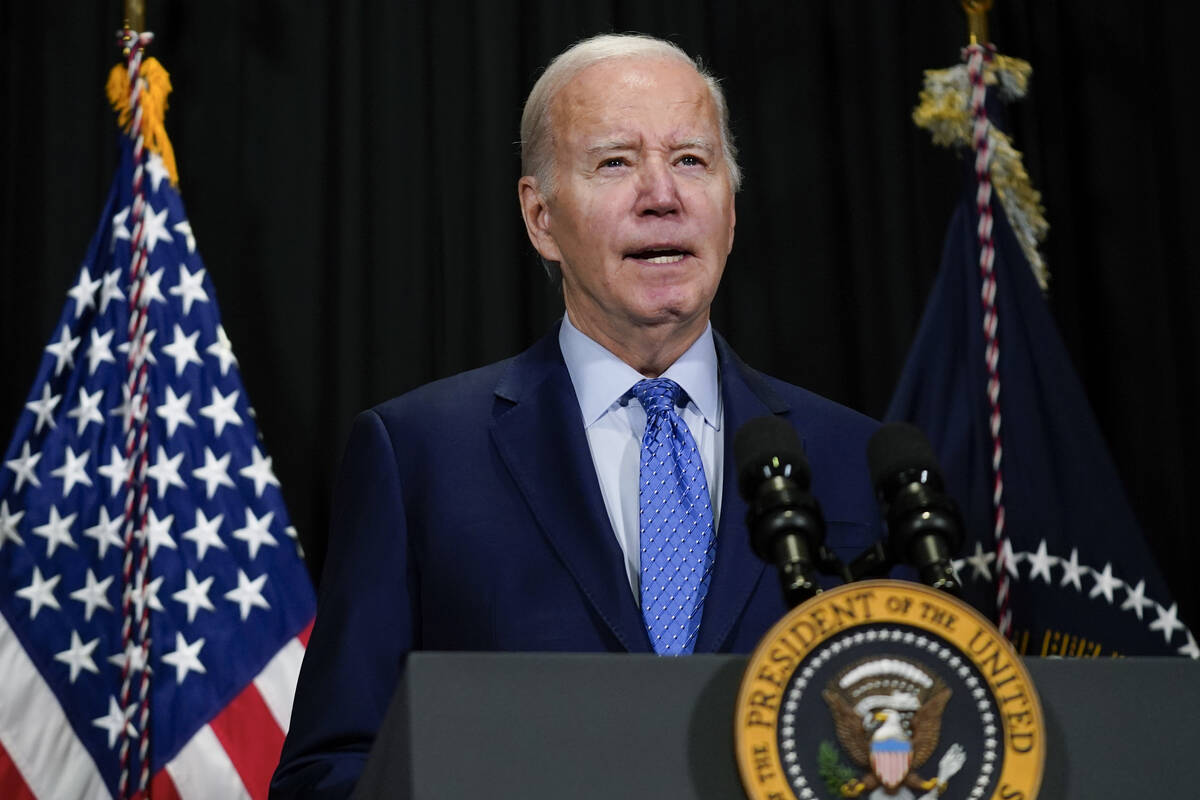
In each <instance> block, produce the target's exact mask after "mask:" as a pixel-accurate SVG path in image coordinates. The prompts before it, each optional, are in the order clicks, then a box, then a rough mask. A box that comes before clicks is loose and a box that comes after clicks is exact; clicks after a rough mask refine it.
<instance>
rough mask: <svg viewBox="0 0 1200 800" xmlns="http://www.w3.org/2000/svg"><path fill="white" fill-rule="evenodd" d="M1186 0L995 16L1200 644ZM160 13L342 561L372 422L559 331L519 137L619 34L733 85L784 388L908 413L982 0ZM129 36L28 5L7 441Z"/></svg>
mask: <svg viewBox="0 0 1200 800" xmlns="http://www.w3.org/2000/svg"><path fill="white" fill-rule="evenodd" d="M1192 6H1193V4H1192V3H1165V2H1130V1H1129V0H997V3H996V8H995V9H994V11H993V12H992V14H991V30H992V39H993V40H994V41H995V42H996V43H997V44H998V45H999V48H1000V50H1001V52H1003V53H1006V54H1008V55H1013V56H1019V57H1021V58H1025V59H1027V60H1029V61H1030V62H1031V63H1032V64H1033V67H1034V76H1033V82H1032V88H1031V93H1030V96H1029V97H1028V98H1027V99H1026V100H1025V101H1024V102H1023V103H1021V104H1018V105H1016V106H1014V107H1013V108H1012V109H1011V111H1010V117H1011V124H1010V126H1009V127H1010V130H1011V132H1012V133H1013V136H1014V139H1015V142H1016V144H1017V146H1018V147H1019V148H1020V149H1021V150H1022V151H1023V152H1024V154H1025V160H1026V165H1027V167H1028V169H1029V171H1030V173H1031V175H1032V176H1033V179H1034V182H1035V185H1036V186H1037V187H1038V188H1040V189H1041V190H1042V192H1043V194H1044V198H1045V204H1046V208H1047V213H1048V216H1049V219H1050V222H1051V226H1052V229H1051V233H1050V238H1049V240H1048V242H1047V243H1046V245H1045V252H1046V255H1047V258H1048V261H1049V264H1050V267H1051V270H1052V273H1053V284H1052V290H1051V294H1050V297H1049V302H1050V304H1051V307H1052V309H1053V312H1054V315H1055V317H1056V319H1057V321H1058V324H1059V329H1060V331H1061V333H1062V335H1063V337H1064V338H1065V340H1066V342H1067V345H1068V347H1069V349H1070V351H1071V353H1072V356H1073V358H1074V361H1075V365H1076V369H1077V370H1078V372H1079V373H1080V375H1081V376H1082V378H1083V381H1084V383H1085V385H1086V387H1087V390H1088V393H1089V396H1090V398H1091V402H1092V404H1093V407H1094V410H1095V411H1096V414H1097V415H1098V417H1099V419H1100V423H1101V426H1102V428H1103V430H1104V433H1105V435H1106V437H1107V439H1108V442H1109V446H1110V448H1111V449H1112V452H1113V455H1114V456H1115V458H1116V460H1117V464H1118V467H1119V470H1120V472H1121V475H1122V476H1123V478H1124V480H1125V485H1126V489H1127V491H1128V493H1129V495H1130V497H1131V499H1132V501H1133V503H1134V506H1135V509H1136V511H1137V513H1138V515H1139V517H1140V519H1141V521H1142V523H1143V525H1144V526H1145V528H1146V535H1147V537H1148V539H1149V541H1150V543H1151V546H1152V547H1153V549H1154V551H1155V553H1156V554H1157V556H1158V558H1159V561H1160V563H1161V564H1162V566H1163V567H1164V569H1165V571H1166V573H1167V577H1168V580H1169V581H1170V583H1171V586H1172V588H1173V591H1174V594H1175V598H1176V599H1177V600H1178V601H1179V602H1180V604H1181V607H1182V610H1183V616H1184V618H1185V619H1186V620H1188V621H1189V622H1190V624H1191V625H1192V626H1195V625H1196V624H1197V622H1200V589H1198V588H1197V586H1196V584H1195V582H1193V581H1192V580H1190V578H1191V573H1192V572H1193V571H1194V570H1195V569H1196V567H1197V565H1198V563H1200V559H1198V558H1197V556H1198V555H1200V547H1198V545H1197V544H1196V541H1195V537H1194V536H1192V535H1191V530H1192V529H1193V528H1194V524H1193V523H1191V522H1189V520H1190V517H1189V516H1188V513H1189V512H1188V511H1187V509H1188V508H1190V506H1188V505H1187V502H1188V501H1187V498H1188V497H1189V496H1190V492H1191V491H1195V488H1194V487H1196V486H1197V485H1198V484H1200V467H1198V466H1197V460H1196V457H1195V454H1196V453H1197V451H1198V445H1200V434H1198V433H1197V426H1196V425H1195V423H1194V420H1193V419H1192V412H1193V410H1194V409H1195V408H1196V407H1197V400H1198V398H1197V394H1198V391H1197V389H1198V387H1197V367H1198V366H1200V365H1198V363H1197V361H1198V359H1197V353H1198V352H1200V347H1198V345H1200V323H1197V319H1196V315H1195V313H1194V310H1193V309H1194V307H1195V305H1196V301H1197V299H1200V259H1198V258H1197V255H1196V248H1195V245H1194V242H1192V241H1191V240H1189V239H1188V238H1187V237H1188V234H1187V231H1188V230H1189V229H1191V224H1190V223H1191V220H1192V219H1194V218H1196V217H1197V216H1200V200H1197V195H1196V192H1195V190H1194V187H1195V186H1197V185H1200V174H1198V173H1200V168H1198V167H1197V160H1196V158H1195V156H1194V154H1192V153H1191V148H1190V147H1189V145H1188V144H1187V143H1188V141H1191V140H1193V139H1194V138H1195V131H1196V130H1197V129H1198V126H1197V124H1196V123H1197V113H1196V105H1197V104H1196V89H1195V88H1194V78H1193V76H1192V70H1191V66H1192V64H1191V59H1190V53H1189V50H1190V46H1189V45H1188V44H1187V41H1188V40H1187V38H1186V37H1187V34H1188V32H1189V31H1191V30H1192V27H1191V25H1190V24H1188V23H1190V22H1191V10H1192ZM148 18H149V25H148V27H149V28H150V29H151V30H153V31H154V32H155V33H156V35H157V38H156V40H155V42H154V45H153V46H152V48H151V50H150V54H151V55H154V56H156V57H157V58H159V59H160V60H161V61H162V62H163V64H164V65H165V66H166V68H167V69H168V70H169V71H170V72H171V75H172V80H173V82H174V86H175V92H174V94H173V95H172V96H171V108H170V111H169V112H168V115H167V126H168V131H169V132H170V134H171V136H172V139H173V142H174V144H175V148H176V153H177V156H178V158H179V164H180V172H181V181H182V182H181V189H182V193H183V197H184V202H185V203H186V204H187V208H188V211H189V214H190V217H191V222H192V226H193V229H194V231H195V233H196V236H197V241H198V243H199V248H200V251H201V253H202V255H203V257H204V259H205V261H206V264H207V267H208V269H209V272H210V274H211V276H212V278H213V280H214V281H215V282H216V285H217V288H218V294H219V300H220V304H221V309H222V312H223V314H224V320H225V327H226V330H227V331H228V332H229V335H230V337H231V339H232V341H233V344H234V348H235V352H236V353H237V355H238V358H239V359H240V362H241V368H242V372H243V375H244V378H245V382H246V385H247V389H248V391H249V393H250V397H251V399H252V401H253V402H254V405H255V407H256V409H257V412H258V422H259V425H260V427H261V429H262V432H263V435H264V437H265V440H266V444H267V447H268V449H269V452H270V453H271V454H272V455H273V456H274V459H275V467H276V472H277V474H278V476H279V477H280V479H281V480H282V482H283V489H284V494H285V496H286V499H287V502H288V505H289V508H290V510H291V514H292V517H293V519H294V522H295V524H296V525H297V527H298V528H299V530H300V534H301V537H302V539H303V541H304V543H305V545H306V548H307V550H308V552H309V556H310V565H311V566H312V567H313V568H314V569H315V570H319V567H320V564H321V562H322V558H323V555H324V552H325V544H324V538H325V525H326V519H327V514H328V496H329V487H330V484H331V479H332V475H333V472H334V470H335V469H336V467H337V464H338V461H339V459H340V455H341V448H342V445H343V442H344V439H345V436H346V434H347V432H348V430H349V425H350V422H351V419H352V417H353V415H354V414H355V413H356V412H357V411H359V410H361V409H363V408H366V407H369V406H371V405H373V404H375V403H378V402H380V401H382V400H384V399H386V398H388V397H391V396H393V395H396V394H398V393H401V392H404V391H406V390H408V389H411V388H413V387H415V386H417V385H419V384H421V383H424V382H427V381H429V380H431V379H434V378H438V377H441V376H445V375H449V374H452V373H454V372H458V371H460V370H463V369H467V368H470V367H474V366H478V365H480V364H484V363H486V362H489V361H493V360H496V359H499V358H502V357H505V356H508V355H511V354H513V353H516V352H518V351H519V350H521V349H523V348H524V347H525V346H526V345H527V344H529V343H530V342H532V341H533V340H534V339H535V338H536V337H538V336H539V335H541V334H542V333H543V332H544V331H545V330H546V328H547V326H548V325H550V323H551V321H552V320H553V319H554V318H555V317H556V316H557V315H558V314H559V313H560V312H561V300H560V299H559V298H558V297H557V294H556V292H555V291H553V290H551V289H550V288H549V287H548V286H547V284H546V281H545V279H544V277H543V275H542V273H541V271H540V267H539V266H538V264H537V261H536V259H535V257H534V253H533V250H532V248H531V247H530V246H529V244H528V243H527V241H526V238H525V234H524V230H523V229H522V227H521V224H520V218H519V215H518V211H517V204H516V188H515V187H516V180H517V177H518V174H519V164H518V157H517V152H518V151H517V147H516V145H515V144H514V142H515V140H516V139H517V137H518V131H517V129H518V118H519V114H520V107H521V102H522V100H523V99H524V96H525V94H526V92H528V90H529V88H530V86H531V85H532V83H533V81H534V79H535V78H536V76H537V74H538V72H539V69H540V68H541V67H542V65H544V64H545V63H546V62H547V61H548V60H549V59H550V58H551V57H552V56H553V55H554V54H556V53H557V52H559V51H560V50H562V49H563V48H564V47H565V46H566V45H568V44H569V43H571V42H572V41H574V40H576V39H578V38H581V37H584V36H587V35H590V34H593V33H596V32H600V31H630V30H637V31H645V32H648V33H653V34H656V35H659V36H665V37H667V38H670V39H672V40H674V41H676V42H678V43H679V44H681V45H682V46H683V47H684V48H685V49H686V50H687V51H688V52H690V53H693V54H698V55H700V56H701V57H702V58H703V60H704V61H705V63H706V64H708V65H710V66H711V68H712V69H713V71H714V72H715V73H716V74H717V75H719V76H722V77H723V78H724V82H725V86H726V89H727V92H728V96H729V99H730V103H731V107H732V113H733V128H734V131H735V134H736V136H737V140H738V145H739V147H740V150H741V161H742V164H743V167H744V171H745V176H746V181H745V188H744V190H743V191H742V193H741V194H740V195H739V197H738V201H737V203H738V230H737V242H736V244H735V246H734V251H733V255H732V256H731V257H730V259H729V264H728V267H727V270H726V275H725V280H724V283H723V286H722V289H721V292H720V295H719V296H718V300H717V303H716V306H715V308H714V321H715V324H716V326H717V327H718V328H719V329H720V330H721V331H722V332H723V333H724V334H725V335H726V336H727V338H728V339H729V340H730V341H731V342H732V343H733V345H734V346H735V347H736V348H737V349H738V350H739V352H740V353H741V354H742V355H743V356H744V357H745V358H746V359H747V360H748V361H749V362H750V363H751V364H753V365H755V366H757V367H759V368H761V369H764V370H766V371H768V372H771V373H773V374H776V375H778V376H780V377H782V378H785V379H787V380H790V381H792V382H795V383H799V384H802V385H804V386H807V387H809V388H811V389H814V390H815V391H818V392H820V393H822V394H825V395H827V396H829V397H832V398H834V399H836V400H839V401H841V402H843V403H846V404H848V405H850V406H853V407H854V408H857V409H860V410H862V411H864V412H867V413H869V414H872V415H875V416H878V415H880V414H881V413H882V412H883V410H884V408H885V407H886V405H887V401H888V398H889V396H890V393H891V390H892V387H893V385H894V383H895V381H896V378H897V375H898V374H899V371H900V368H901V365H902V364H903V361H904V358H905V355H906V353H907V350H908V347H909V344H910V341H911V337H912V334H913V332H914V330H915V328H916V324H917V321H918V319H919V315H920V313H921V311H922V309H923V307H924V303H925V297H926V294H927V292H928V290H929V287H930V285H931V283H932V281H933V277H934V274H935V272H936V269H937V265H938V260H939V257H940V249H941V242H942V235H943V232H944V229H945V225H946V223H947V222H948V219H949V214H950V211H951V207H952V204H953V202H954V200H955V199H956V196H957V190H958V187H959V176H960V163H959V160H958V157H957V156H955V155H953V154H951V153H950V152H947V151H945V150H942V149H940V148H937V147H934V146H933V145H932V144H931V143H930V141H929V137H928V135H927V134H926V133H925V132H923V131H919V130H917V129H916V128H915V126H914V125H913V124H912V122H911V120H910V113H911V110H912V107H913V105H914V104H915V102H916V98H917V93H918V90H919V88H920V85H921V79H922V71H923V70H925V69H929V68H941V67H946V66H950V65H952V64H954V63H957V61H958V57H959V54H958V51H959V48H960V46H961V45H963V44H965V38H966V36H965V22H964V18H963V15H962V12H961V11H960V9H959V7H958V3H957V2H953V1H952V0H906V1H901V0H855V2H848V0H821V1H820V2H817V1H813V2H801V1H799V0H797V1H795V2H779V3H758V2H743V3H734V2H731V1H730V0H725V1H724V2H722V1H721V0H709V1H708V2H704V1H703V0H693V1H691V2H683V1H682V0H638V1H637V2H629V1H628V0H624V1H620V0H609V1H608V2H590V1H588V0H577V2H573V3H570V4H566V3H560V2H553V1H551V0H542V1H541V2H535V1H534V0H524V1H521V0H442V1H441V2H438V3H430V2H423V3H419V4H418V3H401V2H395V3H392V2H381V1H377V2H370V1H369V0H345V1H344V2H337V3H333V2H330V3H318V2H314V1H313V0H309V1H308V2H287V3H285V2H282V0H241V1H240V2H234V0H221V1H220V2H217V1H216V0H208V1H207V2H203V3H200V2H190V3H185V2H173V3H168V2H162V1H161V0H158V1H156V0H151V1H150V2H149V3H148ZM120 20H121V4H120V3H119V2H114V0H107V1H106V2H94V1H93V0H77V1H76V2H69V1H68V2H54V3H50V2H47V3H38V2H15V0H4V2H3V4H2V5H0V59H3V64H4V68H3V82H2V88H0V104H2V105H0V108H3V110H4V119H3V121H0V193H2V198H3V199H2V200H0V364H2V365H3V369H2V370H0V428H2V436H3V438H4V441H5V442H7V440H8V437H9V435H10V433H11V430H12V424H13V422H14V421H15V420H16V418H17V415H18V414H19V413H20V412H21V409H22V404H23V403H24V401H25V395H26V393H27V391H28V390H29V387H30V385H31V383H32V381H33V378H34V374H35V372H36V369H37V364H38V362H39V360H40V358H41V356H42V348H43V347H44V345H45V344H46V342H47V340H48V337H49V336H50V334H51V332H52V329H53V327H54V325H55V322H56V320H57V318H58V315H59V313H60V311H61V309H62V306H63V302H64V299H65V292H66V290H67V289H68V288H69V287H70V286H71V285H72V284H73V282H74V279H75V275H76V272H77V270H78V268H79V264H80V260H81V259H82V257H83V255H84V252H85V250H86V246H87V242H88V239H89V237H90V236H91V234H92V232H93V230H94V228H95V226H96V223H97V219H98V215H99V213H100V209H101V204H102V202H103V200H104V196H105V193H106V191H107V188H108V185H109V182H110V180H111V178H112V174H113V170H114V168H115V139H116V132H115V125H114V121H113V116H112V114H111V112H110V111H109V110H108V108H107V105H106V102H105V100H104V97H103V86H104V81H105V77H106V75H107V72H108V69H109V68H110V67H111V66H112V65H113V64H114V63H115V62H116V61H117V59H118V55H119V54H118V52H117V50H116V47H115V45H114V37H113V31H114V30H115V29H116V28H117V27H118V26H119V24H120ZM1189 486H1190V487H1193V488H1192V489H1190V490H1189V488H1188V487H1189ZM464 500H467V501H469V487H464Z"/></svg>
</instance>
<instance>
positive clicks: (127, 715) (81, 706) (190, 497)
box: [0, 62, 315, 798]
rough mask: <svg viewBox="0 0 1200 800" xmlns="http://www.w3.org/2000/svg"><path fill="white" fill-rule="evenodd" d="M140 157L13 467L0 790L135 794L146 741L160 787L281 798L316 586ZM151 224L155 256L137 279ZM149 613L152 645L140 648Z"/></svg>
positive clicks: (3, 545) (220, 340)
mask: <svg viewBox="0 0 1200 800" xmlns="http://www.w3.org/2000/svg"><path fill="white" fill-rule="evenodd" d="M156 66H157V65H155V64H153V63H152V62H151V63H148V64H146V65H145V68H150V70H151V74H153V68H155V67H156ZM158 69H160V70H161V68H158ZM160 77H161V78H163V79H165V72H163V73H161V75H160ZM134 152H135V145H134V142H133V140H132V139H131V138H129V137H124V136H123V137H122V144H121V153H120V167H119V169H118V171H117V175H116V177H115V179H114V181H113V184H112V189H111V191H110V194H109V197H108V201H107V203H106V205H105V209H104V211H103V213H102V214H101V217H100V224H99V226H98V228H97V230H96V233H95V236H94V237H93V238H92V241H91V245H90V246H89V248H88V252H87V256H86V258H85V260H84V262H83V265H82V266H81V268H80V270H79V274H78V279H77V281H76V283H75V285H74V286H73V287H72V288H71V289H70V291H69V292H68V293H67V294H68V297H67V300H66V304H65V306H64V308H63V312H62V316H61V318H60V319H59V322H58V324H57V325H56V326H55V327H54V330H53V332H52V335H51V336H50V342H49V345H48V346H47V347H46V348H45V353H44V355H43V357H42V362H41V367H40V368H39V370H38V374H37V377H36V380H34V383H33V388H32V390H31V391H30V393H29V397H28V402H27V403H26V405H25V409H24V411H23V412H22V414H21V416H20V418H19V419H18V420H17V422H16V429H15V431H14V433H13V436H12V440H11V443H10V444H9V445H8V449H7V451H6V453H5V455H4V458H3V462H2V463H0V676H3V677H2V678H0V796H5V797H19V796H28V795H27V794H24V792H26V791H27V792H29V793H32V794H33V795H34V796H37V797H47V798H50V797H107V796H116V795H119V794H125V795H127V796H128V795H132V794H133V793H134V792H135V791H136V790H137V789H138V773H139V772H140V769H141V767H140V764H141V763H142V752H144V753H145V758H147V759H148V764H149V769H148V773H149V775H150V776H151V777H150V780H151V783H150V788H152V789H153V790H154V793H155V795H156V796H163V797H171V796H177V797H184V798H187V797H256V798H257V797H265V796H266V787H267V780H268V779H269V776H270V774H271V771H272V769H273V768H274V765H275V762H276V761H277V760H278V757H279V750H280V746H281V745H282V742H283V736H284V732H285V731H286V728H287V724H288V720H289V717H290V713H291V702H292V693H293V691H294V688H295V680H296V676H297V674H298V671H299V665H300V661H301V659H302V658H303V652H304V642H305V641H306V638H307V630H308V628H309V626H310V624H311V620H312V617H313V614H314V610H315V603H314V598H313V592H312V586H311V584H310V582H309V578H308V575H307V572H306V570H305V567H304V565H303V562H302V560H301V557H300V554H299V552H298V545H297V542H296V533H295V530H294V529H293V528H292V527H291V524H290V522H289V520H288V515H287V510H286V509H285V507H284V503H283V497H282V495H281V494H280V487H279V481H278V480H277V479H276V477H275V474H274V472H273V470H272V462H271V457H270V456H269V455H268V454H267V450H266V447H265V445H264V444H263V442H262V441H261V440H260V437H259V435H258V430H257V427H256V425H255V420H254V413H253V410H252V408H251V406H250V403H249V399H248V398H247V396H246V390H245V387H244V386H243V384H242V379H241V376H240V373H239V368H238V362H237V359H236V358H235V357H234V355H233V351H232V349H231V347H230V343H229V339H228V338H227V336H226V334H225V330H224V328H223V327H222V325H221V318H220V314H219V313H218V311H217V305H216V294H215V292H214V289H213V282H212V279H211V276H210V275H209V273H208V271H207V270H206V269H205V267H204V264H203V262H202V261H201V260H200V255H199V253H198V252H197V250H196V242H195V239H194V237H193V232H192V229H191V226H190V224H189V222H188V217H187V214H186V212H185V211H184V207H183V204H182V202H181V201H180V197H179V194H178V193H177V191H176V189H175V187H174V186H173V185H172V181H171V179H170V177H169V176H168V169H167V167H166V166H164V163H163V160H162V158H161V157H160V156H159V155H157V154H150V153H149V151H148V150H144V151H143V152H142V159H141V164H142V172H141V186H142V188H143V192H144V193H143V197H144V203H145V205H144V206H143V208H144V212H143V214H142V219H143V223H142V226H141V228H140V231H135V227H136V226H135V221H134V217H135V214H134V211H133V209H134V206H135V203H134V191H133V186H134V182H135V178H134V170H135V166H136V161H135V156H134ZM135 240H140V241H141V242H143V243H144V248H143V251H144V253H145V255H146V256H147V257H148V262H147V264H146V269H145V279H144V281H142V282H141V283H140V293H139V288H138V286H137V285H135V284H133V283H131V275H130V265H131V260H132V258H134V256H133V255H132V248H131V243H134V241H135ZM142 310H144V312H145V314H146V328H145V333H144V341H145V343H146V349H145V351H144V363H145V367H146V370H147V371H146V373H145V375H146V384H145V386H146V392H147V403H146V405H145V406H144V408H141V409H137V408H135V409H133V410H132V411H131V408H130V406H131V400H130V396H131V393H130V391H129V380H128V378H129V375H128V366H129V362H130V360H131V354H130V341H131V338H133V339H134V340H135V342H136V341H141V340H142V339H141V337H140V336H133V335H132V334H131V332H130V316H131V314H136V313H142ZM136 346H137V345H136V344H135V347H136ZM133 404H134V405H137V402H136V399H135V400H134V401H133ZM130 419H133V420H134V421H135V422H136V421H137V420H140V419H145V420H146V421H147V423H148V428H147V429H146V439H145V443H144V445H145V446H144V448H143V449H144V452H145V454H146V461H145V469H144V473H143V475H142V477H143V479H144V484H145V490H146V493H145V498H146V505H145V508H144V511H143V512H142V514H141V516H142V519H143V520H144V523H143V524H141V525H140V526H139V527H140V533H138V535H137V538H136V547H137V551H138V552H139V553H140V552H142V551H145V552H146V554H147V558H148V563H147V566H148V570H147V571H146V573H145V574H144V576H143V575H139V570H138V564H139V560H138V559H131V560H130V561H129V562H127V561H126V560H125V553H126V544H127V541H128V540H127V539H126V530H127V528H126V508H127V507H129V505H130V499H131V498H135V499H136V498H137V496H138V494H137V492H136V488H137V487H136V486H133V487H131V478H132V479H133V480H134V482H135V483H136V479H137V475H138V473H139V469H138V467H137V465H136V464H134V463H130V461H131V460H130V459H129V458H127V454H128V453H129V446H130V438H129V435H128V427H129V420H130ZM135 427H136V425H135ZM131 489H132V491H133V493H132V494H131ZM132 507H133V509H134V511H133V514H134V515H137V514H138V513H139V512H138V507H139V506H138V503H137V502H134V503H133V504H132ZM132 549H133V548H132V547H130V550H132ZM130 565H132V567H133V570H132V572H127V571H126V570H127V568H128V566H130ZM126 578H128V579H129V581H130V582H131V584H132V589H131V595H130V596H131V597H132V602H131V607H132V611H133V614H134V615H135V622H134V624H133V629H132V632H129V631H126V630H125V629H123V621H124V618H125V617H126V616H128V614H127V609H125V608H124V607H123V602H122V601H123V592H124V591H125V589H124V583H125V581H126ZM143 608H148V610H149V628H148V634H149V656H148V659H146V658H145V657H144V656H143V655H142V652H141V650H140V648H139V646H138V645H137V642H140V641H141V639H140V638H138V636H137V623H136V618H140V616H141V612H142V609H143ZM131 636H132V641H133V643H132V644H131ZM147 662H148V663H147ZM147 668H148V671H147ZM125 670H128V673H129V677H130V678H131V680H130V681H129V683H130V685H129V686H124V685H123V684H125V681H124V680H123V672H124V671H125ZM143 677H146V678H147V680H148V683H147V687H148V688H147V693H148V718H146V719H143V718H142V717H141V715H140V714H139V708H138V706H139V691H140V687H141V685H142V684H141V681H142V678H143ZM143 742H145V744H147V745H148V750H145V751H140V747H141V746H142V744H143ZM125 745H128V746H129V747H128V761H127V764H126V767H125V769H124V772H125V773H126V780H127V781H128V784H127V787H126V789H125V791H124V792H121V791H120V789H119V785H120V783H121V775H122V772H123V768H122V759H121V751H122V747H123V746H125ZM130 772H132V775H130V774H129V773H130Z"/></svg>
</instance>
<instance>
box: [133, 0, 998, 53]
mask: <svg viewBox="0 0 1200 800" xmlns="http://www.w3.org/2000/svg"><path fill="white" fill-rule="evenodd" d="M141 1H142V0H125V7H126V8H128V7H129V6H130V5H131V4H132V3H135V2H136V3H139V4H140V3H141ZM962 7H963V11H965V12H966V14H967V31H968V34H969V36H970V43H971V44H987V43H988V23H987V12H988V11H990V10H991V8H992V0H962Z"/></svg>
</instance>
